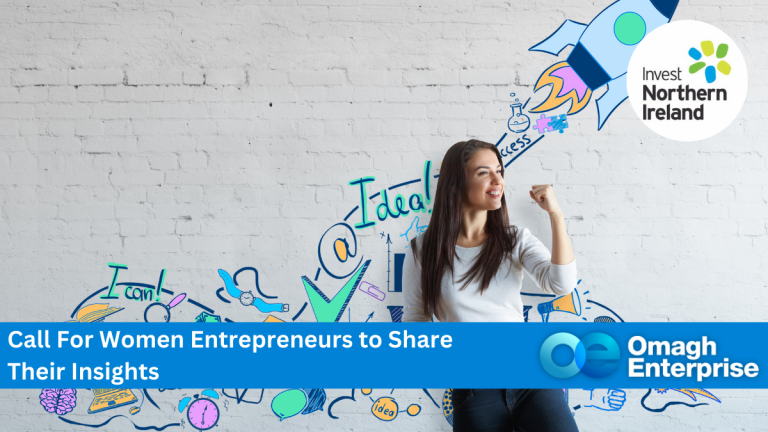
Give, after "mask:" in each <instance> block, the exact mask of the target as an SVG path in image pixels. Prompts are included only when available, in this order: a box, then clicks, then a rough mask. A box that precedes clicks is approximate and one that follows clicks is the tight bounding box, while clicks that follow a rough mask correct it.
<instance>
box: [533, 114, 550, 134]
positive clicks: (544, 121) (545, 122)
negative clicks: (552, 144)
mask: <svg viewBox="0 0 768 432" xmlns="http://www.w3.org/2000/svg"><path fill="white" fill-rule="evenodd" d="M550 120H551V119H550V118H549V117H547V116H546V115H544V114H542V115H541V119H536V126H534V127H533V128H534V129H536V130H538V131H539V133H540V134H543V133H544V132H552V130H553V129H552V127H551V126H550V125H549V121H550ZM547 129H549V130H547Z"/></svg>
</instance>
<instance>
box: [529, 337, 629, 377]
mask: <svg viewBox="0 0 768 432" xmlns="http://www.w3.org/2000/svg"><path fill="white" fill-rule="evenodd" d="M620 359H621V351H620V350H619V344H618V343H616V340H615V339H613V338H612V337H610V336H608V335H607V334H605V333H597V332H595V333H590V334H588V335H586V336H584V337H583V338H581V339H579V338H577V337H576V336H574V335H572V334H570V333H564V332H561V333H555V334H553V335H552V336H550V337H548V338H547V339H546V340H545V341H544V343H543V344H542V345H541V350H540V351H539V360H540V361H541V366H542V367H543V368H544V370H545V371H547V373H548V374H550V375H552V376H553V377H555V378H571V377H573V376H575V375H576V374H578V373H579V372H582V373H583V374H584V375H587V376H588V377H592V378H603V377H606V376H608V375H610V374H612V373H613V372H614V371H615V370H616V369H617V368H618V367H619V360H620ZM568 360H570V362H568Z"/></svg>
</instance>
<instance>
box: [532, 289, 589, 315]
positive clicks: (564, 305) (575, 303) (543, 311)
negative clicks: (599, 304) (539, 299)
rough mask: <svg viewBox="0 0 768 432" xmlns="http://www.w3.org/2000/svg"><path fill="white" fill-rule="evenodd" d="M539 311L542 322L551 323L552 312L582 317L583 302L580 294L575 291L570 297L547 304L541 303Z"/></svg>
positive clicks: (560, 298) (565, 296)
mask: <svg viewBox="0 0 768 432" xmlns="http://www.w3.org/2000/svg"><path fill="white" fill-rule="evenodd" d="M538 311H539V314H540V315H541V321H542V322H549V314H550V313H551V312H567V313H571V314H574V315H576V316H580V315H581V301H580V300H579V292H578V290H576V289H574V290H573V292H571V293H570V294H568V295H564V296H562V297H558V298H556V299H554V300H552V301H548V302H546V303H539V306H538Z"/></svg>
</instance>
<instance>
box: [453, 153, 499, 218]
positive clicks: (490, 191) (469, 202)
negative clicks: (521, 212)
mask: <svg viewBox="0 0 768 432" xmlns="http://www.w3.org/2000/svg"><path fill="white" fill-rule="evenodd" d="M502 196H504V177H503V176H502V174H501V164H499V159H498V158H497V157H496V153H494V152H493V151H492V150H488V149H482V150H478V151H477V152H476V153H475V155H474V156H472V158H471V159H470V160H469V162H467V189H466V191H465V194H464V200H463V204H464V210H496V209H499V208H501V197H502Z"/></svg>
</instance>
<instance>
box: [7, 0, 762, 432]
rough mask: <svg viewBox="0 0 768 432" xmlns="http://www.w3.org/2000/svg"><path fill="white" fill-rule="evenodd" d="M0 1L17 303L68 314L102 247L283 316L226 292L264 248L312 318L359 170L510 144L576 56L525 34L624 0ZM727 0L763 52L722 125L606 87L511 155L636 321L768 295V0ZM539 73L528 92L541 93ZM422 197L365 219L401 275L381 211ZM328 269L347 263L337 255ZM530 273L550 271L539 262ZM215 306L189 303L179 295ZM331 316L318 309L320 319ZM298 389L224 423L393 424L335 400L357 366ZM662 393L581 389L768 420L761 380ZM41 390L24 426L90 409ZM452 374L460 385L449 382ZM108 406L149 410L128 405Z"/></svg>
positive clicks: (512, 192)
mask: <svg viewBox="0 0 768 432" xmlns="http://www.w3.org/2000/svg"><path fill="white" fill-rule="evenodd" d="M0 3H1V4H0V35H2V40H3V43H2V44H0V60H1V61H0V263H2V266H0V280H2V281H3V287H4V289H3V293H4V295H5V298H4V300H5V301H4V306H3V307H2V309H1V310H2V313H3V320H5V321H65V320H67V319H69V314H70V313H71V311H72V309H73V308H74V307H75V306H76V305H77V304H78V303H79V302H80V301H81V300H82V299H83V298H84V297H85V296H86V295H88V294H89V293H90V292H92V291H93V290H95V289H98V288H100V287H102V286H104V285H105V284H106V283H108V279H109V278H110V277H111V272H110V271H109V269H108V268H107V267H106V263H107V262H108V261H116V262H120V263H125V264H127V265H128V266H129V269H130V270H127V271H124V272H121V276H120V280H123V281H127V280H134V281H151V283H154V280H156V278H157V273H158V271H159V270H160V269H161V268H166V269H168V276H167V278H166V286H167V287H168V288H169V289H172V290H177V291H179V290H183V292H186V293H187V294H188V295H189V296H191V297H193V298H195V299H196V300H198V301H200V302H202V303H204V304H208V305H212V306H214V307H215V309H216V310H217V313H218V312H220V313H222V314H223V315H226V316H228V317H231V318H232V319H233V320H235V321H238V320H239V321H261V320H263V319H264V317H265V316H266V315H265V314H260V313H256V312H254V311H253V310H250V311H249V310H245V309H244V308H239V307H236V306H237V305H224V304H223V303H221V302H220V301H219V300H218V299H217V298H216V296H215V291H216V289H217V288H218V287H219V286H221V280H220V279H219V278H218V276H217V274H216V269H218V268H223V269H227V270H228V271H230V272H234V271H236V270H237V269H239V268H241V267H244V266H253V267H256V268H258V269H259V272H260V273H259V276H260V286H261V288H262V289H263V290H264V291H265V292H267V293H272V294H274V295H279V297H280V301H281V302H285V303H289V304H290V305H291V312H290V313H288V314H283V315H284V316H283V318H284V319H286V320H290V318H291V317H292V316H293V314H294V313H295V311H298V309H300V307H301V305H302V304H304V302H305V301H306V300H307V299H306V294H305V293H304V289H303V287H302V285H301V282H300V277H301V276H303V275H309V276H313V275H314V274H315V271H316V269H317V267H318V262H317V256H316V250H317V249H316V245H317V242H318V240H319V238H320V235H321V234H322V233H323V232H324V231H325V230H326V229H328V227H329V226H331V225H332V224H334V223H336V222H339V221H341V220H342V219H343V218H344V217H345V216H346V215H347V214H348V213H349V211H350V210H351V209H352V208H353V207H354V206H355V205H357V204H358V199H359V190H358V189H357V188H353V187H350V186H349V185H348V182H349V181H350V180H353V179H357V178H359V177H362V176H374V177H376V181H375V183H374V184H372V185H370V186H369V190H368V192H369V194H372V193H375V192H377V191H379V190H381V189H382V188H386V187H389V186H391V185H395V184H397V183H401V182H404V181H408V180H412V179H415V178H420V176H421V170H422V167H423V163H424V161H425V160H426V159H431V160H432V161H433V162H434V164H435V166H436V167H438V166H439V161H440V160H441V158H442V155H443V154H444V152H445V150H446V149H447V147H448V146H449V145H451V144H453V143H455V142H457V141H460V140H464V139H467V138H469V137H475V138H479V139H483V140H486V141H490V142H494V143H495V142H496V141H497V140H498V139H499V138H500V137H501V135H502V134H503V133H504V131H506V121H507V118H508V117H509V115H510V114H511V113H510V109H509V104H510V103H511V101H512V100H513V99H511V98H510V96H509V95H510V93H516V97H518V98H520V100H521V101H524V100H526V99H527V98H528V97H530V96H532V95H533V93H532V86H533V84H534V83H535V81H536V79H537V78H538V76H539V75H540V73H541V71H542V70H544V69H545V68H546V67H548V66H549V65H550V64H552V63H554V62H555V59H554V58H553V57H551V56H548V55H546V54H542V53H534V52H529V51H527V50H528V48H529V47H530V46H532V45H534V44H535V43H537V42H538V41H540V40H541V39H543V38H544V37H546V36H548V35H549V34H550V33H551V32H552V31H554V30H555V29H556V28H557V27H558V26H559V25H560V24H561V23H562V21H563V20H564V19H567V18H569V19H572V20H575V21H580V22H588V21H590V20H591V19H592V18H593V17H594V16H595V15H596V14H597V13H598V12H600V10H602V8H604V7H605V6H607V5H608V4H609V3H610V2H609V1H598V2H588V1H583V0H569V1H548V0H534V1H533V2H529V3H525V4H522V3H519V4H518V2H511V3H509V2H507V3H504V2H490V1H484V0H474V1H471V0H461V1H457V0H451V1H430V0H423V1H420V0H387V1H382V0H364V1H348V0H298V1H296V0H284V1H250V0H245V1H243V0H240V1H213V2H202V3H201V2H194V1H177V2H162V1H136V0H126V1H121V2H116V3H115V2H113V3H102V2H93V1H86V0H81V1H76V0H75V1H69V2H48V1H41V0H15V1H3V2H0ZM731 3H732V4H731V5H727V6H726V5H724V4H722V2H715V1H713V0H689V1H685V2H682V4H680V6H679V7H678V10H677V13H676V15H675V17H674V19H675V20H682V19H697V20H702V21H706V22H709V23H711V24H714V25H716V26H718V27H719V28H721V29H723V30H724V31H726V32H727V33H729V34H730V35H731V36H732V37H733V38H734V40H736V43H737V44H738V45H739V48H740V49H741V50H742V52H743V53H744V55H745V58H746V61H747V64H748V66H749V68H750V73H751V79H750V93H749V96H748V97H747V102H746V104H745V106H744V108H743V110H742V112H741V114H740V116H739V117H738V118H737V119H736V121H735V122H734V123H733V124H732V125H731V126H730V127H729V128H728V129H726V130H725V131H724V132H723V133H721V134H719V135H718V136H716V137H714V138H711V139H709V140H706V141H703V142H698V143H679V142H672V141H668V140H665V139H662V138H660V137H658V136H655V135H654V134H653V133H652V132H650V131H649V130H648V129H647V128H645V127H644V126H643V125H642V124H641V123H640V121H639V120H638V119H637V118H636V117H635V115H634V114H633V113H632V112H631V109H630V107H629V105H628V103H625V104H623V105H622V106H621V107H620V108H619V109H617V111H616V112H614V114H613V115H612V117H611V119H610V120H609V121H608V122H607V124H606V126H605V127H604V128H603V130H602V131H600V132H597V130H596V121H597V120H596V118H597V115H596V111H595V108H594V104H593V103H591V104H590V105H589V107H588V108H587V109H585V110H584V111H583V112H581V113H579V114H578V115H575V116H573V117H570V118H569V122H570V128H569V129H568V130H567V131H566V133H565V134H563V135H562V136H549V137H548V138H547V139H546V140H544V141H542V142H541V143H540V144H537V145H536V146H535V147H533V148H532V149H531V150H530V151H528V152H527V153H525V154H524V155H523V156H521V157H520V158H519V159H518V160H516V161H515V162H514V163H513V164H512V165H510V167H509V168H510V169H509V171H508V177H507V189H508V194H507V200H508V202H509V204H510V211H511V214H512V218H513V223H516V224H519V225H522V226H527V227H529V228H531V229H532V231H533V232H534V233H535V234H536V235H538V236H539V237H540V238H541V239H542V241H544V242H545V243H546V244H548V243H549V241H550V234H549V233H548V232H547V229H548V224H547V221H546V219H545V217H544V216H543V214H542V213H541V212H540V211H538V209H537V208H535V206H534V205H533V204H532V203H529V202H528V199H527V193H526V189H527V188H529V187H530V185H531V184H535V183H544V182H550V183H552V184H554V185H555V190H556V191H557V194H558V198H559V200H560V201H561V203H562V206H563V208H564V211H565V213H566V217H567V223H568V230H569V232H570V234H571V238H572V240H573V244H574V248H575V250H576V254H577V256H578V261H579V271H580V277H581V278H582V279H583V282H582V283H583V284H584V285H585V286H586V287H587V289H589V290H590V292H591V295H592V296H593V297H592V298H594V299H596V300H597V299H599V300H598V301H600V302H601V303H603V304H606V305H610V307H611V308H612V309H613V310H615V311H616V312H617V313H619V314H620V315H621V316H622V317H623V318H624V319H625V320H627V321H761V320H763V319H764V315H765V313H764V305H765V304H766V300H768V297H766V295H765V294H764V285H765V282H764V281H765V280H766V279H768V253H766V252H768V232H767V231H766V223H765V215H766V214H768V169H766V157H768V154H767V153H766V150H765V146H764V141H765V140H764V139H763V135H764V134H763V130H764V129H765V126H766V121H765V115H764V114H763V108H766V107H768V105H766V98H767V97H768V86H766V85H765V84H764V83H763V82H762V81H761V79H760V74H761V73H762V71H763V70H764V69H765V68H766V66H768V58H767V57H768V50H767V49H766V48H765V47H766V46H768V43H767V42H768V33H767V32H766V30H765V26H764V22H765V21H766V19H767V18H768V4H766V3H765V1H758V0H753V1H750V0H738V1H734V2H731ZM757 3H761V4H757ZM564 56H565V53H563V55H561V56H560V58H561V59H562V58H564ZM533 96H534V99H532V103H534V102H535V101H536V100H541V99H542V98H543V95H542V94H536V95H533ZM529 132H530V131H529ZM533 134H536V132H533V133H532V134H531V133H529V134H528V135H529V136H533ZM419 187H420V186H419ZM374 202H376V203H378V202H381V201H380V199H378V200H375V201H374ZM359 217H360V216H359V211H358V213H357V214H356V215H354V216H353V217H352V218H351V219H350V221H353V220H354V221H355V222H356V221H359ZM370 217H372V218H375V216H370ZM410 220H411V219H410V218H409V219H408V220H407V221H396V222H393V221H391V220H390V221H387V222H384V223H382V222H380V223H379V224H378V225H377V227H376V228H375V229H369V230H367V231H362V232H359V233H358V235H359V237H358V238H359V239H360V243H361V244H360V247H361V250H363V251H364V252H365V254H366V256H368V257H370V258H371V259H373V264H372V267H371V269H370V270H369V273H368V276H367V279H368V280H370V281H372V283H378V284H379V285H380V286H382V285H384V284H385V283H386V255H385V249H384V247H383V245H382V243H381V241H380V239H379V237H380V236H379V234H378V233H379V232H382V231H383V232H386V233H388V234H390V235H391V237H392V238H393V239H397V241H398V242H399V243H396V245H395V247H396V248H401V249H402V248H403V247H404V244H405V243H404V241H403V240H402V238H399V237H398V236H399V235H400V234H401V233H403V232H404V231H405V229H407V226H408V223H409V222H410ZM425 222H426V221H423V220H422V221H421V223H422V224H423V223H425ZM628 275H630V276H629V277H628ZM318 284H320V285H321V286H330V285H332V284H333V281H331V280H330V278H328V277H325V279H323V277H322V276H321V278H320V280H319V281H318ZM384 286H385V285H384ZM525 287H526V289H528V290H535V288H534V287H533V286H532V285H531V283H530V281H527V282H526V284H525ZM399 296H400V294H398V293H387V299H386V301H385V302H382V303H381V304H374V303H373V301H372V300H371V299H368V298H362V297H360V296H357V297H355V298H353V300H352V302H351V303H350V312H349V314H350V318H351V319H352V320H353V321H364V320H365V319H366V318H367V316H368V314H369V313H370V312H371V311H374V312H375V316H374V318H373V321H389V320H390V319H389V314H388V312H387V309H386V307H385V306H386V305H401V304H402V299H401V298H400V297H399ZM123 306H127V309H126V311H125V312H124V314H123V319H124V320H141V319H142V318H141V314H142V311H143V307H142V306H141V305H130V304H129V305H123ZM251 309H253V308H251ZM194 315H196V312H195V311H194V310H193V309H192V308H190V309H187V310H180V312H179V314H178V316H177V314H176V312H174V320H177V319H178V320H180V321H192V320H193V319H194ZM281 316H282V315H281ZM313 319H314V318H313V317H312V314H311V311H310V310H309V308H308V309H307V310H306V311H305V312H304V314H303V315H302V316H301V317H300V318H299V319H298V321H311V320H313ZM532 319H533V318H532ZM286 325H289V324H286ZM391 372H394V373H396V367H394V368H393V369H392V370H391ZM279 391H280V390H266V391H265V392H264V396H263V399H262V402H261V404H258V405H253V404H240V405H237V404H236V403H235V401H234V399H228V402H227V407H226V411H225V412H224V413H223V417H222V420H221V421H220V423H219V426H220V428H221V430H232V431H234V430H250V429H253V427H254V425H258V426H260V427H262V428H269V429H271V430H291V431H292V430H297V429H310V428H311V429H312V430H320V429H326V430H371V431H374V430H376V431H383V430H388V429H390V428H391V426H390V425H389V424H387V423H385V422H381V421H379V420H377V419H376V418H374V417H373V416H372V415H371V413H370V408H371V403H370V400H369V399H368V398H367V397H366V396H363V395H362V394H360V389H357V391H356V393H355V396H356V401H354V402H353V401H348V400H347V401H342V402H340V403H339V404H337V405H336V406H335V407H334V409H333V413H334V414H335V415H337V416H339V417H340V419H339V420H334V419H331V418H330V417H329V416H328V415H327V409H328V408H327V407H328V404H329V403H330V401H332V400H334V399H335V398H337V397H340V396H345V395H349V393H350V390H349V389H346V390H344V389H327V394H328V402H326V405H325V406H326V408H325V411H319V412H316V413H313V414H311V415H308V416H297V417H294V418H290V419H288V420H286V421H283V422H280V421H279V420H278V419H277V418H276V417H275V416H274V414H273V413H272V412H271V410H270V408H269V404H270V401H271V400H272V398H273V397H274V396H275V395H276V394H277V393H278V392H279ZM230 392H231V393H232V394H233V393H234V391H230ZM645 392H646V390H630V391H628V392H627V402H626V404H625V406H624V407H623V408H622V410H621V411H619V412H602V411H598V410H595V409H590V408H583V409H579V410H577V411H576V419H577V422H578V424H579V426H580V428H581V429H582V430H595V429H597V428H600V429H601V430H616V431H619V430H620V431H646V430H671V429H673V428H674V429H675V430H680V431H710V430H717V431H726V430H739V431H743V430H765V429H766V427H765V425H764V423H765V421H764V420H765V415H766V412H768V411H766V406H768V393H766V392H765V391H728V390H718V391H713V392H715V393H716V395H718V397H720V398H721V400H722V403H721V404H718V403H711V404H710V405H707V406H702V407H697V408H694V409H689V408H677V409H676V408H670V409H668V410H667V411H665V412H663V413H657V414H654V413H651V412H648V411H646V410H644V409H643V408H642V406H641V403H640V400H641V398H642V396H643V395H644V394H645ZM181 393H182V391H180V390H179V391H168V392H164V393H158V392H156V391H155V392H154V393H153V397H154V399H155V401H156V402H158V404H159V405H160V407H161V409H160V410H157V409H155V408H154V407H152V406H150V405H149V404H144V407H143V408H142V413H141V414H139V415H137V416H135V417H131V420H133V421H134V422H136V424H138V425H140V426H147V425H162V424H166V423H173V422H178V421H180V419H181V415H180V414H178V412H175V411H174V409H173V407H174V406H175V404H176V403H177V402H178V399H180V395H181ZM260 393H261V392H260V391H259V390H254V389H252V390H250V391H249V393H248V397H247V398H248V399H249V400H252V401H256V400H258V397H259V394H260ZM38 394H39V391H37V390H5V391H0V421H2V423H3V424H4V430H13V431H24V430H76V429H75V428H74V427H70V425H67V424H65V423H63V422H61V421H60V420H58V419H57V418H56V416H53V415H50V414H48V413H45V412H44V411H43V409H42V408H41V407H40V405H39V403H38V398H37V396H38ZM430 394H431V395H432V397H434V398H435V399H436V400H437V401H438V403H439V402H440V400H441V398H442V389H431V390H430ZM78 395H79V400H78V406H77V411H76V412H75V413H72V414H69V415H68V416H67V417H68V418H72V419H76V420H77V421H81V422H85V423H99V422H102V421H105V420H106V419H107V418H108V417H109V416H111V415H115V414H125V412H120V413H118V412H117V411H109V412H106V413H103V414H101V415H91V416H89V415H85V414H84V412H85V408H83V407H85V406H87V405H88V404H89V403H90V401H91V398H90V396H89V395H90V392H88V391H85V390H81V391H79V393H78ZM388 395H389V390H387V391H384V390H374V394H373V396H376V397H378V396H388ZM392 396H393V397H395V398H396V400H397V401H398V403H399V405H400V407H401V408H404V407H407V406H408V405H409V404H411V403H418V404H419V405H421V407H422V412H421V413H420V414H419V415H418V416H416V417H409V416H407V415H406V414H404V413H402V414H400V415H399V416H398V418H397V419H396V420H395V421H396V422H397V424H396V427H397V428H398V429H399V430H403V431H421V430H450V427H449V425H448V423H447V422H446V421H445V419H444V418H443V416H442V413H441V411H440V410H439V409H438V408H436V407H435V406H434V405H433V403H432V401H431V400H429V398H428V397H427V395H426V394H425V393H424V392H423V391H421V390H414V389H411V390H404V389H396V390H395V391H394V393H393V394H392ZM667 396H668V395H667ZM571 397H572V401H571V404H570V405H571V406H572V407H573V406H576V405H578V404H583V403H584V397H583V391H582V390H578V389H577V390H572V391H571ZM656 397H662V396H656ZM649 401H652V400H651V399H649ZM649 404H650V402H649ZM107 428H109V430H118V429H119V430H133V429H132V428H131V426H130V425H129V424H128V423H127V422H125V420H124V419H121V420H115V421H114V422H113V423H111V424H110V425H109V426H108V427H107ZM105 429H106V428H105ZM89 430H90V429H89Z"/></svg>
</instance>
